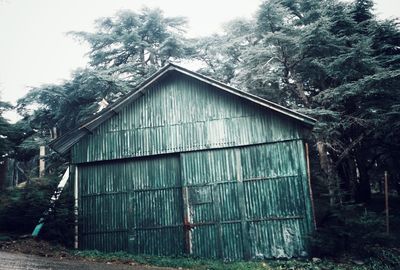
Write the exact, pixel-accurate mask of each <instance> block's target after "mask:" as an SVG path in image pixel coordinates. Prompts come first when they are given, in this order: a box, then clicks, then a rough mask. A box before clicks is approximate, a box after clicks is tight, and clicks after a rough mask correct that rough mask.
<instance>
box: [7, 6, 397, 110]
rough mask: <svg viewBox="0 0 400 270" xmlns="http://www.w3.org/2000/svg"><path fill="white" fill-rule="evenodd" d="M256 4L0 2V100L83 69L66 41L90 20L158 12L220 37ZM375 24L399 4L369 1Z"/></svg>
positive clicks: (79, 50) (76, 47) (81, 55)
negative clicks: (121, 12) (155, 9)
mask: <svg viewBox="0 0 400 270" xmlns="http://www.w3.org/2000/svg"><path fill="white" fill-rule="evenodd" d="M261 2H262V1H261V0H201V1H199V0H186V1H185V0H107V1H106V0H0V38H1V40H0V91H1V97H0V98H1V100H3V101H9V102H13V103H14V102H15V101H16V100H17V99H18V98H20V97H22V96H23V95H25V94H26V93H27V91H28V89H29V87H30V86H40V85H41V84H49V83H58V82H61V81H62V80H64V79H68V78H69V77H70V74H71V72H72V71H73V70H74V69H76V68H78V67H84V66H85V65H86V63H87V60H88V59H87V57H85V53H86V52H87V50H88V48H87V47H86V46H85V45H84V44H80V43H78V42H76V41H75V40H73V39H72V38H71V37H70V36H66V34H65V33H66V32H68V31H73V30H75V31H92V30H93V26H94V24H93V22H94V20H95V19H97V18H99V17H104V16H112V15H114V14H115V12H116V11H118V10H120V9H132V10H136V11H138V10H139V9H140V8H141V7H143V6H145V5H146V6H148V7H160V8H161V9H162V10H163V11H164V13H165V15H167V16H185V17H187V18H188V19H189V29H188V33H189V35H190V36H202V35H208V34H211V33H214V32H218V31H220V27H221V24H222V23H224V22H227V21H229V20H231V19H234V18H237V17H247V18H248V17H251V16H252V15H253V14H254V12H255V11H256V10H257V8H258V6H259V4H260V3H261ZM375 2H376V12H377V14H378V15H379V17H381V18H387V17H393V16H398V12H399V11H400V0H375Z"/></svg>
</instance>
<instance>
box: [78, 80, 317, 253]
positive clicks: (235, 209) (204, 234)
mask: <svg viewBox="0 0 400 270" xmlns="http://www.w3.org/2000/svg"><path fill="white" fill-rule="evenodd" d="M302 132H303V130H302V129H301V128H300V126H299V125H298V124H297V123H295V122H293V121H292V120H290V119H287V118H286V117H283V116H281V115H278V114H276V113H272V112H270V111H268V110H267V109H264V108H261V107H259V106H258V105H255V104H252V103H250V102H248V101H243V100H242V99H240V98H238V97H235V96H231V95H229V94H226V93H223V92H221V91H218V90H216V89H213V88H212V87H210V86H208V85H206V84H204V83H201V82H198V81H195V80H193V79H189V78H186V77H184V76H182V75H180V76H172V77H168V78H166V79H165V80H163V81H160V82H158V84H156V85H155V86H153V89H150V90H149V91H147V92H146V94H145V95H144V96H143V97H141V98H140V99H138V100H137V101H135V102H134V103H133V104H132V105H130V106H128V107H126V108H125V109H124V110H123V111H122V112H121V113H120V114H118V115H116V116H115V117H113V118H111V119H110V120H108V121H106V122H105V123H103V124H102V125H101V126H100V127H99V128H98V129H96V130H95V131H94V133H93V134H92V135H88V136H86V137H85V138H84V139H82V140H81V141H80V142H79V143H78V144H77V145H75V146H74V147H73V151H72V159H73V161H74V162H75V163H76V165H77V166H78V175H79V177H78V178H79V198H80V201H79V210H80V227H79V233H80V238H79V239H80V240H79V243H80V247H81V248H83V249H99V250H105V251H116V250H128V251H130V252H132V253H144V254H157V255H171V254H182V253H190V254H192V255H195V256H200V257H217V258H224V259H228V260H234V259H242V258H246V259H247V258H258V257H263V258H264V257H265V258H274V257H292V256H302V255H304V254H305V252H306V251H307V241H306V239H305V238H304V237H305V236H306V235H307V234H308V233H309V232H310V231H311V229H312V226H311V225H312V217H311V216H312V209H311V203H310V195H309V191H308V182H307V175H306V165H305V156H304V147H303V142H302V139H301V138H302Z"/></svg>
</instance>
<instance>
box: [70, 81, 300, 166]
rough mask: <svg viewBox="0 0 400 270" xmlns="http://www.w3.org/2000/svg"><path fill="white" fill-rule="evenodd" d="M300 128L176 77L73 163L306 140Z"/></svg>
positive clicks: (91, 138) (102, 131)
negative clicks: (301, 138)
mask: <svg viewBox="0 0 400 270" xmlns="http://www.w3.org/2000/svg"><path fill="white" fill-rule="evenodd" d="M301 136H302V135H301V128H300V127H299V126H298V124H297V122H294V121H292V120H291V119H289V118H287V117H285V116H282V115H280V114H278V113H275V112H272V111H268V109H266V108H263V107H260V106H258V105H256V104H254V103H251V102H250V101H246V100H243V99H241V98H239V97H237V96H233V95H230V94H228V93H225V92H222V91H220V90H218V89H215V88H213V87H212V86H210V85H208V84H205V83H202V82H200V81H197V80H194V79H191V78H188V77H184V76H182V75H175V76H170V77H167V78H166V79H164V80H162V81H160V82H159V83H157V84H155V85H154V86H152V88H150V89H149V90H148V91H147V92H146V94H145V95H144V96H143V97H141V98H139V99H137V100H136V101H134V102H133V103H132V104H130V105H129V106H127V107H125V108H124V109H123V110H122V111H121V112H120V113H119V114H117V115H115V116H114V117H112V118H110V119H109V120H107V121H106V122H104V123H103V124H101V125H100V126H99V127H98V128H97V129H95V130H94V131H93V134H88V135H87V136H85V137H84V138H82V139H81V140H80V141H79V142H78V143H77V144H76V145H75V146H74V147H73V149H72V153H73V154H72V157H73V162H75V163H80V162H89V161H98V160H111V159H119V158H126V157H136V156H148V155H158V154H164V153H174V152H182V151H193V150H201V149H203V150H204V149H209V148H224V147H229V146H237V145H249V144H256V143H266V142H274V141H282V140H289V139H297V138H300V137H301Z"/></svg>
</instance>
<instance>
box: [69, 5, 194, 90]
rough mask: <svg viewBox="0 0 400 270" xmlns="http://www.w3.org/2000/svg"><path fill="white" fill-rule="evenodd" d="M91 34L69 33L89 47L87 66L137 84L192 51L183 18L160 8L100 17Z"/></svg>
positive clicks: (126, 11) (121, 12)
mask: <svg viewBox="0 0 400 270" xmlns="http://www.w3.org/2000/svg"><path fill="white" fill-rule="evenodd" d="M96 25H97V29H96V32H94V33H89V32H70V34H72V35H73V36H75V37H77V38H80V39H81V40H83V41H86V42H87V43H88V44H89V46H90V51H89V57H90V65H91V66H92V67H93V68H95V69H98V70H103V71H106V72H107V73H108V74H115V75H118V76H119V77H120V78H124V79H126V80H128V81H130V82H131V83H133V84H135V85H137V84H138V83H140V82H141V81H143V79H144V78H146V77H147V76H149V75H151V74H152V73H153V72H154V71H156V70H157V69H158V68H160V67H162V66H163V65H165V64H166V62H167V61H171V60H179V59H182V58H185V57H186V56H187V55H189V54H190V53H191V49H190V47H189V46H188V45H187V40H186V39H185V38H184V36H183V34H184V33H185V26H186V19H185V18H183V17H165V16H164V15H163V12H162V11H161V10H159V9H149V8H144V9H142V10H141V12H139V13H136V12H133V11H128V10H125V11H120V12H118V13H117V14H116V16H115V17H107V18H101V19H99V20H97V22H96Z"/></svg>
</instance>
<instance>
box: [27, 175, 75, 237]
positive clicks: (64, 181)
mask: <svg viewBox="0 0 400 270" xmlns="http://www.w3.org/2000/svg"><path fill="white" fill-rule="evenodd" d="M68 178H69V167H68V168H67V170H66V171H65V172H64V175H63V177H62V178H61V181H60V183H59V184H58V186H57V189H56V190H55V191H54V194H53V196H51V198H50V206H49V208H48V209H47V210H46V211H44V212H43V215H42V217H41V218H40V219H39V222H38V224H37V225H36V227H35V229H34V230H33V232H32V236H33V237H37V236H38V235H39V233H40V230H41V229H42V227H43V225H44V222H45V221H46V218H47V217H48V216H49V214H50V213H51V212H53V210H54V207H55V204H56V201H57V200H58V199H59V198H60V196H61V193H62V191H63V189H64V187H65V185H66V184H67V181H68Z"/></svg>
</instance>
